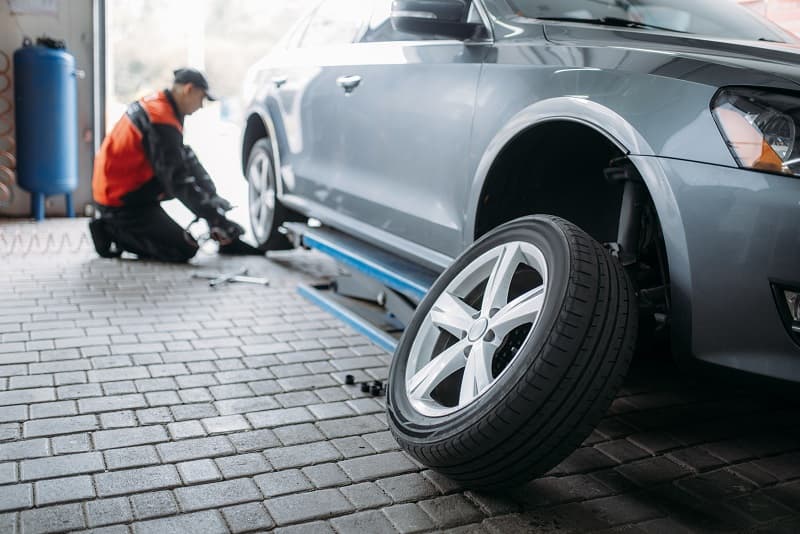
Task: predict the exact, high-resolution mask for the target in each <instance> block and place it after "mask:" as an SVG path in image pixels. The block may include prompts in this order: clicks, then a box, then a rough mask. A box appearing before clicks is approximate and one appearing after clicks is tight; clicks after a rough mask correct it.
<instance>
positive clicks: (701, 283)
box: [630, 156, 800, 382]
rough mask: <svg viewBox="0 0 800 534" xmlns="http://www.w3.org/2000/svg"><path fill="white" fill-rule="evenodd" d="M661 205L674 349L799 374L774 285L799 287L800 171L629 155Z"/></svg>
mask: <svg viewBox="0 0 800 534" xmlns="http://www.w3.org/2000/svg"><path fill="white" fill-rule="evenodd" d="M630 159H631V161H633V163H634V164H635V165H637V167H638V168H639V169H640V172H641V173H642V176H643V178H644V179H645V182H646V183H647V186H648V189H649V190H650V194H651V196H652V197H653V200H654V203H655V204H656V209H657V210H658V213H659V218H660V220H661V224H662V228H663V231H664V236H665V242H666V246H667V257H668V260H669V263H670V281H671V284H672V291H671V294H672V301H673V308H672V324H673V341H674V343H675V346H676V349H677V350H678V352H679V353H680V352H682V353H684V354H687V353H688V354H690V355H692V356H694V357H696V358H698V359H700V360H703V361H706V362H710V363H714V364H717V365H721V366H724V367H729V368H734V369H738V370H742V371H746V372H750V373H756V374H759V375H765V376H769V377H774V378H780V379H784V380H789V381H793V382H800V344H799V343H798V337H797V335H795V334H793V333H792V331H791V328H790V327H789V326H787V324H786V322H785V320H784V319H785V317H783V316H782V315H781V311H782V310H781V308H780V306H785V305H786V304H785V299H784V301H781V300H779V299H776V297H775V294H774V292H773V285H774V284H775V283H780V284H783V285H786V286H789V287H796V288H798V289H800V179H797V178H792V177H784V176H778V175H773V174H766V173H760V172H754V171H748V170H742V169H735V168H730V167H723V166H717V165H708V164H703V163H697V162H690V161H683V160H674V159H667V158H657V157H645V156H631V157H630Z"/></svg>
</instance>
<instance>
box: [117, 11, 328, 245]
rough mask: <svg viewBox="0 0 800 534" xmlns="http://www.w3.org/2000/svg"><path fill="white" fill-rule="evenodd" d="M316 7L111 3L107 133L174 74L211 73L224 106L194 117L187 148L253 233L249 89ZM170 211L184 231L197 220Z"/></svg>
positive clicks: (175, 207)
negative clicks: (245, 142)
mask: <svg viewBox="0 0 800 534" xmlns="http://www.w3.org/2000/svg"><path fill="white" fill-rule="evenodd" d="M315 3H316V0H270V1H269V2H264V1H263V0H170V1H169V2H164V1H162V0H126V1H118V0H106V1H105V2H103V4H104V7H105V17H104V18H105V39H104V43H105V68H106V77H105V91H104V92H103V93H104V95H105V130H106V132H108V131H109V130H110V129H111V128H113V126H114V124H115V123H116V122H117V120H119V118H120V117H121V116H122V114H123V113H124V112H125V109H126V107H127V105H128V104H129V103H131V102H133V101H134V100H136V99H138V98H141V97H143V96H145V95H147V94H150V93H153V92H155V91H159V90H161V89H163V88H166V87H168V86H169V85H170V84H171V81H172V71H173V69H175V68H177V67H181V66H188V67H194V68H197V69H200V70H203V71H205V72H206V73H207V74H208V79H209V82H210V85H211V88H212V89H213V91H214V93H215V95H216V96H218V98H219V101H217V102H209V103H207V105H206V106H205V107H204V108H203V109H201V110H200V111H198V112H197V113H195V114H194V115H192V116H191V117H187V119H186V123H185V134H184V141H185V143H186V144H188V145H190V146H191V147H192V148H193V149H194V151H195V152H196V153H197V154H198V156H199V158H200V160H201V162H202V163H203V165H204V166H205V167H206V169H207V170H208V172H209V174H210V175H211V177H212V178H213V179H214V182H215V183H216V185H217V189H218V191H219V193H220V194H221V195H222V196H224V197H225V198H227V199H229V200H230V201H231V203H233V204H234V205H235V206H236V208H234V210H233V211H232V212H231V213H230V214H229V215H230V216H231V218H232V219H233V220H235V221H237V222H239V223H240V224H242V226H244V227H245V228H248V231H249V222H248V212H247V184H246V182H245V181H244V179H243V177H242V172H241V164H240V154H241V151H240V147H239V143H240V136H241V128H242V124H243V117H242V114H243V111H244V110H243V102H242V98H241V94H242V81H243V80H244V77H245V74H246V72H247V70H248V68H249V67H250V66H251V65H252V64H253V63H255V62H256V61H257V60H258V59H260V58H261V57H263V56H264V55H265V54H267V53H268V52H269V51H270V49H271V48H272V47H273V46H274V45H275V44H276V43H277V42H278V40H279V39H280V37H281V36H282V35H283V33H284V32H285V31H286V30H287V29H288V28H289V27H290V26H291V24H293V23H294V21H295V20H297V19H298V18H299V17H300V15H301V14H302V13H304V12H305V11H306V10H307V9H308V8H309V7H310V6H312V5H313V4H315ZM164 207H165V209H167V211H169V213H170V214H171V215H172V216H173V217H175V219H176V220H177V221H178V222H179V223H180V224H182V225H188V224H189V223H190V222H191V221H192V219H193V218H194V217H193V216H192V215H191V213H190V212H189V211H188V210H187V209H186V208H184V207H183V205H181V204H180V203H179V202H178V201H170V202H167V203H165V206H164Z"/></svg>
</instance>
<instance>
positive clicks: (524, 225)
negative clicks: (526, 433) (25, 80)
mask: <svg viewBox="0 0 800 534" xmlns="http://www.w3.org/2000/svg"><path fill="white" fill-rule="evenodd" d="M513 241H523V242H528V243H531V244H533V245H535V246H537V247H538V248H539V249H540V250H541V251H542V254H543V256H544V258H545V262H546V265H547V271H548V280H547V287H546V293H545V302H544V305H543V307H542V312H541V314H540V316H539V320H538V322H537V324H536V327H535V328H534V330H533V332H532V333H531V334H529V336H528V339H527V340H526V342H525V343H524V344H523V346H522V347H520V349H519V352H518V353H517V355H516V357H515V358H514V359H513V360H512V362H511V363H510V364H509V367H507V368H506V369H505V370H504V372H503V373H502V374H501V375H500V377H499V378H498V379H497V381H496V382H495V383H493V384H492V386H491V388H490V389H489V391H486V392H485V393H483V394H482V395H481V396H480V397H478V398H477V399H476V400H475V401H473V402H472V403H471V404H469V405H468V406H466V407H465V408H463V409H461V410H458V411H456V412H453V413H451V414H448V415H445V416H441V417H430V416H426V415H422V414H420V413H419V412H417V411H416V410H415V409H414V408H413V407H412V406H411V403H410V401H409V399H408V396H407V394H406V388H405V375H406V367H407V364H408V357H409V353H410V350H411V347H412V345H413V343H414V340H415V339H416V336H417V334H418V332H419V329H420V327H421V325H422V322H423V321H424V319H425V318H426V317H427V315H428V313H429V312H430V309H431V307H432V306H433V304H434V303H435V302H436V299H437V298H438V297H439V295H441V293H442V292H443V291H444V290H445V289H446V288H447V286H448V284H450V282H451V281H452V280H453V279H454V278H455V277H456V276H457V275H458V274H459V273H460V272H461V271H462V270H463V269H464V268H465V267H466V266H468V265H469V264H470V263H472V262H473V261H474V260H475V259H477V258H478V257H479V256H481V255H482V254H484V253H485V252H486V251H488V250H491V249H492V248H495V247H497V246H499V245H502V244H505V243H509V242H513ZM570 263H571V253H570V249H569V244H568V242H567V238H566V236H565V235H564V232H563V230H562V229H561V228H560V227H559V226H558V225H557V224H556V223H555V222H554V221H553V220H552V219H550V218H547V217H542V216H535V215H534V216H528V217H522V218H519V219H515V220H513V221H511V222H509V223H506V224H504V225H502V226H500V227H498V228H496V229H495V230H493V231H492V232H490V233H488V234H486V235H485V236H483V237H482V238H481V239H479V240H478V241H476V242H475V243H474V244H473V245H472V246H471V247H469V248H468V249H467V250H466V251H464V253H462V254H461V255H460V256H459V257H458V258H457V259H456V260H455V261H454V262H453V264H452V265H451V266H450V267H449V268H448V269H447V270H446V271H445V272H444V273H443V274H442V275H441V276H440V277H439V278H438V279H437V280H436V282H435V283H434V285H433V286H432V287H431V290H430V291H429V292H428V294H427V295H426V296H425V298H424V299H423V300H422V302H421V303H420V305H419V307H418V309H417V312H416V313H415V314H414V317H413V319H412V321H411V323H410V324H409V326H408V328H407V329H406V332H405V333H404V335H403V337H402V338H401V340H400V342H399V343H398V346H397V349H396V351H395V354H394V357H393V358H392V364H391V367H390V370H389V391H388V395H387V407H388V413H389V420H390V423H391V425H392V427H393V430H395V431H396V432H397V431H399V432H400V433H401V434H402V436H403V438H404V439H406V440H408V441H410V442H419V443H426V444H428V445H430V442H431V440H432V439H435V440H436V441H440V440H447V439H449V438H451V437H452V436H454V435H456V434H459V433H461V432H464V431H465V430H466V429H468V428H470V427H473V426H474V425H475V424H477V423H479V421H480V420H481V419H482V418H484V417H486V416H487V415H488V414H490V413H492V412H493V411H494V410H495V408H496V407H498V406H501V405H502V399H503V398H504V397H506V396H507V395H508V394H509V392H510V391H511V390H513V389H514V388H516V387H517V385H518V383H519V382H520V380H522V379H523V377H525V376H526V375H527V374H528V373H529V370H530V368H531V367H532V366H537V365H541V361H539V358H538V355H539V353H540V352H541V351H542V349H543V347H544V346H545V343H546V341H547V339H548V337H549V336H550V333H551V331H552V330H553V328H554V327H555V325H556V322H557V319H558V316H559V312H560V310H561V307H562V305H563V303H564V299H565V298H566V295H567V290H568V286H569V283H568V282H569V275H570V271H571V265H570Z"/></svg>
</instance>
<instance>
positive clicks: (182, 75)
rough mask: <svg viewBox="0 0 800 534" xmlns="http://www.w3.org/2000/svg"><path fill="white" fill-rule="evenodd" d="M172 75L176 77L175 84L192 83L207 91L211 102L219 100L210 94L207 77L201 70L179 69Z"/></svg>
mask: <svg viewBox="0 0 800 534" xmlns="http://www.w3.org/2000/svg"><path fill="white" fill-rule="evenodd" d="M172 73H173V74H174V75H175V82H174V83H180V84H184V83H190V84H192V85H194V86H195V87H199V88H200V89H202V90H203V91H205V93H206V98H208V99H209V100H212V101H213V100H216V99H217V97H215V96H214V95H212V94H211V93H210V92H209V89H208V80H206V77H205V76H204V75H203V73H202V72H200V71H199V70H197V69H188V68H186V69H177V70H175V71H173V72H172Z"/></svg>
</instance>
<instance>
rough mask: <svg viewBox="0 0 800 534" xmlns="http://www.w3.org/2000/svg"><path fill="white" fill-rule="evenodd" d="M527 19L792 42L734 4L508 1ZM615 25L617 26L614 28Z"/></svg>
mask: <svg viewBox="0 0 800 534" xmlns="http://www.w3.org/2000/svg"><path fill="white" fill-rule="evenodd" d="M507 2H508V3H509V4H510V5H511V7H512V9H513V10H514V12H515V13H516V14H517V15H520V16H523V17H528V18H562V19H563V18H567V19H571V18H574V19H594V21H595V23H597V22H600V23H602V22H603V21H602V20H601V19H606V18H608V19H614V18H617V19H623V20H630V21H632V22H635V23H642V24H643V25H649V26H657V27H660V28H664V29H667V30H674V31H679V32H687V33H695V34H698V35H708V36H713V37H723V38H726V39H745V40H754V41H755V40H768V41H780V42H795V39H793V38H792V37H791V36H790V35H789V34H787V33H786V32H783V31H782V30H780V29H779V28H777V27H776V26H775V25H773V24H772V23H770V22H768V21H767V20H765V19H762V18H760V17H758V16H757V15H756V14H754V13H753V12H751V11H750V10H748V9H747V8H744V7H742V6H740V5H738V4H737V3H735V2H734V1H733V0H507ZM617 25H618V24H617Z"/></svg>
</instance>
